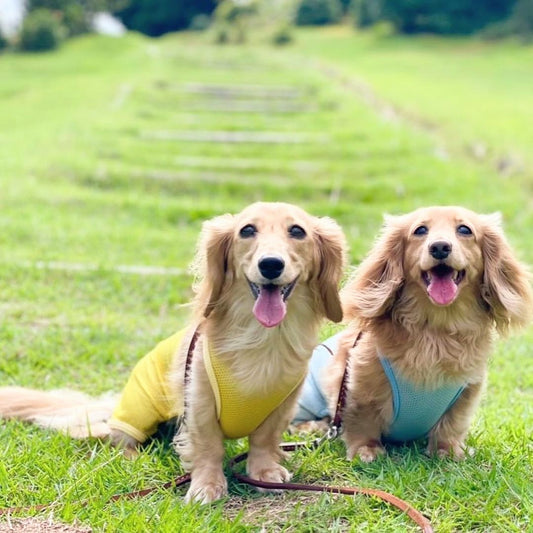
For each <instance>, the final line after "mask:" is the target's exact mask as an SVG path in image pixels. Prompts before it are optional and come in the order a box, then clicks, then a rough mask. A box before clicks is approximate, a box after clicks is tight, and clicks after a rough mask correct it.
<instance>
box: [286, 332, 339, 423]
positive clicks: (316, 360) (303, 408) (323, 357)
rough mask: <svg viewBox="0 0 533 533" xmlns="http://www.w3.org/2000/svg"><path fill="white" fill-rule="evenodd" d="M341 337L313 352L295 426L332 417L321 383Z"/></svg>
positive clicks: (336, 336)
mask: <svg viewBox="0 0 533 533" xmlns="http://www.w3.org/2000/svg"><path fill="white" fill-rule="evenodd" d="M340 336H341V333H337V334H336V335H334V336H333V337H330V338H329V339H327V340H325V341H324V342H323V343H321V344H319V345H318V346H317V347H316V348H315V349H314V350H313V355H312V356H311V361H310V362H309V371H308V373H307V376H306V378H305V381H304V384H303V387H302V391H301V393H300V397H299V398H298V411H297V412H296V415H295V416H294V418H293V424H300V423H302V422H308V421H309V420H320V419H321V418H324V417H326V416H330V413H329V410H328V403H327V401H326V398H325V397H324V394H323V393H322V387H321V386H320V383H321V380H322V378H323V376H324V372H325V367H326V365H327V364H328V362H329V361H330V359H331V357H332V356H333V355H334V354H335V353H336V352H337V346H338V343H339V337H340Z"/></svg>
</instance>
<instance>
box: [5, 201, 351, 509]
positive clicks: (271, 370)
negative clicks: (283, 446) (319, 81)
mask: <svg viewBox="0 0 533 533" xmlns="http://www.w3.org/2000/svg"><path fill="white" fill-rule="evenodd" d="M344 259H345V241H344V236H343V233H342V231H341V229H340V228H339V226H338V225H337V224H336V223H335V222H334V221H333V220H331V219H329V218H316V217H313V216H310V215H309V214H307V213H306V212H305V211H303V210H302V209H299V208H297V207H295V206H293V205H289V204H284V203H256V204H253V205H251V206H249V207H247V208H245V209H244V210H243V211H242V212H241V213H239V214H237V215H223V216H220V217H217V218H215V219H213V220H211V221H208V222H206V223H205V224H204V227H203V232H202V236H201V239H200V244H199V247H198V252H197V258H196V263H195V267H196V272H197V274H198V282H197V285H196V298H195V301H194V326H192V327H189V328H188V329H187V330H185V331H184V332H183V333H181V334H179V335H178V336H176V335H175V336H173V337H171V338H170V339H167V340H166V341H164V342H163V343H161V344H160V345H159V346H158V347H157V348H156V350H154V351H153V352H151V354H149V355H150V356H151V355H152V354H159V353H160V352H161V353H163V352H164V354H163V355H164V356H165V357H166V356H168V355H169V354H170V362H169V370H168V372H166V370H165V368H166V367H165V365H164V364H162V366H161V365H159V362H158V361H156V364H155V365H154V366H152V367H150V366H146V367H144V366H143V365H144V364H145V363H141V362H140V363H139V364H138V366H137V367H136V369H135V370H134V373H133V374H132V376H131V377H130V381H129V382H128V385H127V386H126V388H125V390H124V392H123V395H122V397H121V400H120V401H119V404H118V406H117V407H116V408H115V412H114V414H113V416H112V418H111V420H109V421H108V418H109V413H108V412H106V406H107V405H108V404H109V402H107V403H106V402H103V403H98V402H96V403H95V404H93V407H94V409H96V410H97V414H96V416H94V413H92V412H91V407H90V406H89V405H88V404H87V401H86V398H83V397H79V396H76V394H77V393H74V395H75V396H72V395H71V393H67V392H64V393H57V394H56V395H51V394H50V393H44V392H40V391H33V390H28V389H23V388H18V387H7V388H4V389H0V416H3V417H4V418H9V417H16V418H21V419H25V420H30V421H33V422H37V423H39V424H41V425H43V426H47V427H55V428H59V429H61V428H62V429H65V430H67V431H69V430H70V432H71V434H75V435H76V436H78V437H84V436H87V435H88V434H93V435H98V436H106V435H109V436H110V437H111V439H112V440H113V442H115V443H117V444H119V443H120V444H122V445H124V446H126V447H129V448H132V447H135V446H136V445H137V444H138V442H139V441H142V440H144V438H145V437H147V436H148V435H149V434H150V433H152V432H153V431H155V426H156V424H155V422H161V421H163V419H165V418H170V417H171V416H175V415H177V416H180V415H182V414H183V412H184V410H185V411H186V416H185V423H184V424H182V426H181V430H180V431H179V433H178V435H177V437H176V438H175V444H176V448H177V451H178V453H179V454H180V456H181V459H182V461H183V464H184V466H185V468H186V469H187V470H189V471H190V472H191V478H192V479H191V486H190V488H189V491H188V493H187V500H190V501H199V502H203V503H207V502H211V501H213V500H216V499H218V498H220V497H222V496H224V495H225V494H226V492H227V483H226V479H225V476H224V473H223V470H222V460H223V455H224V448H223V439H224V438H235V437H241V436H248V437H249V443H250V452H249V458H248V466H247V469H248V474H249V475H250V476H251V477H253V478H255V479H259V480H265V481H273V482H281V481H285V480H288V479H289V477H290V475H289V473H288V471H287V470H286V469H285V468H284V467H283V466H281V465H280V464H279V461H280V459H281V458H282V454H281V452H280V449H279V446H278V444H279V441H280V438H281V434H282V432H283V431H284V430H285V429H286V428H287V426H288V424H289V421H290V419H291V416H292V412H293V408H294V406H295V402H296V398H297V396H298V391H299V389H300V387H301V384H302V380H303V378H304V376H305V373H306V370H307V364H308V360H309V358H310V355H311V352H312V351H313V347H314V346H315V344H316V342H317V336H318V330H319V326H320V323H321V321H322V319H323V318H325V317H327V318H329V319H331V320H333V321H335V322H338V321H340V320H341V319H342V309H341V304H340V300H339V295H338V284H339V281H340V278H341V276H342V273H343V267H344ZM194 331H197V332H198V334H199V335H198V338H197V341H196V343H195V345H194V347H193V348H192V346H191V342H190V341H191V338H192V336H193V332H194ZM191 348H192V349H191ZM188 352H190V353H191V363H190V369H189V372H188V380H187V384H186V386H185V390H184V381H185V376H184V373H185V360H186V355H187V353H188ZM146 357H148V356H146ZM158 357H159V356H158ZM145 359H146V358H145ZM146 361H148V359H146ZM146 364H147V365H148V363H146ZM158 365H159V366H158ZM145 368H147V369H148V370H149V371H150V372H151V373H152V374H153V375H154V376H160V377H159V378H157V377H156V378H154V379H155V381H157V380H159V381H163V380H167V378H168V382H167V383H156V390H157V391H158V392H155V393H150V394H149V396H150V397H149V398H148V397H146V398H144V397H139V398H136V397H134V398H133V399H132V398H129V396H130V395H131V394H134V396H135V395H136V394H138V393H139V392H138V391H139V389H141V388H142V389H143V390H144V389H147V388H148V387H144V385H143V386H138V385H139V384H138V383H137V381H139V380H142V379H143V376H142V373H143V372H144V369H145ZM148 370H147V372H148ZM213 375H214V377H213ZM165 391H170V392H168V393H166V392H165ZM139 394H140V393H139ZM164 394H165V395H167V394H168V396H169V397H165V398H158V397H157V396H158V395H164ZM160 400H161V401H164V402H165V406H166V407H165V408H161V409H159V408H160V407H161V405H160V403H161V402H160ZM274 400H275V401H274ZM265 402H266V407H265V406H264V405H263V404H264V403H265ZM112 404H114V402H112ZM248 404H249V405H248ZM65 406H67V407H65ZM248 407H251V408H252V411H253V412H252V413H248V412H247V408H248ZM143 408H144V410H142V409H143ZM98 410H99V411H98ZM140 412H141V413H144V414H143V415H142V416H139V413H140ZM128 416H131V420H130V419H128ZM135 418H137V419H139V418H140V420H134V419H135ZM144 419H150V421H149V422H150V423H147V424H145V425H146V426H147V427H148V426H149V428H148V429H146V428H145V427H142V428H140V429H139V427H135V425H136V424H137V423H139V424H144V422H146V420H144ZM152 419H153V420H152ZM87 421H89V422H90V423H91V424H92V425H93V427H94V430H92V429H91V428H90V427H89V428H87V427H86V426H87ZM152 422H153V423H152ZM132 426H134V427H132Z"/></svg>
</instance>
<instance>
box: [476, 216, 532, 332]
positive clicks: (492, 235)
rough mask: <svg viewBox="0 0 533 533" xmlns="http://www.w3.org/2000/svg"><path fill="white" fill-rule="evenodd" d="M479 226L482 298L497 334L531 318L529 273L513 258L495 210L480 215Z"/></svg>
mask: <svg viewBox="0 0 533 533" xmlns="http://www.w3.org/2000/svg"><path fill="white" fill-rule="evenodd" d="M480 218H481V220H482V223H483V225H484V228H483V237H482V246H481V248H482V253H483V262H484V269H483V286H482V291H481V293H482V297H483V299H484V300H485V302H486V303H487V304H488V306H489V310H490V313H491V314H492V317H493V319H494V322H495V324H496V328H497V329H498V331H499V332H500V333H506V332H507V331H508V329H509V328H514V327H520V326H525V325H527V324H528V323H529V321H530V320H531V314H532V307H533V298H532V293H531V286H530V276H529V273H528V271H527V269H526V267H525V266H524V265H523V264H521V263H520V262H519V261H518V260H517V259H516V257H515V255H514V253H513V251H512V250H511V247H510V246H509V244H508V242H507V240H506V239H505V236H504V233H503V230H502V228H501V216H500V214H499V213H494V214H492V215H480Z"/></svg>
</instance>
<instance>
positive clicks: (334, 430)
mask: <svg viewBox="0 0 533 533" xmlns="http://www.w3.org/2000/svg"><path fill="white" fill-rule="evenodd" d="M341 433H342V428H340V427H337V426H336V425H335V424H331V426H329V428H328V432H327V433H326V438H327V439H328V440H334V439H336V438H337V437H339V436H340V434H341Z"/></svg>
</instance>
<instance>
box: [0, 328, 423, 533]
mask: <svg viewBox="0 0 533 533" xmlns="http://www.w3.org/2000/svg"><path fill="white" fill-rule="evenodd" d="M361 335H362V333H361V332H360V333H359V334H358V336H357V338H356V339H355V342H354V347H355V346H356V344H357V342H358V341H359V339H360V338H361ZM198 337H199V333H198V330H196V331H195V332H194V335H193V337H192V339H191V342H190V344H189V349H188V351H187V358H186V360H185V376H184V377H185V382H187V381H188V378H189V374H190V367H191V363H192V355H193V352H194V348H195V346H196V342H197V340H198ZM347 369H348V365H346V367H345V369H344V375H343V378H342V383H341V387H340V390H339V398H338V400H337V406H336V411H335V416H334V418H333V420H332V422H331V425H330V428H329V431H328V433H327V435H325V436H324V437H322V438H320V439H316V440H315V441H314V442H313V443H311V444H309V443H306V442H286V443H282V444H280V448H281V449H282V450H284V451H295V450H297V449H300V448H309V447H318V446H319V445H320V444H322V443H323V442H324V441H325V440H326V439H334V438H336V437H337V436H338V435H340V433H341V431H342V411H343V410H344V404H345V400H346V390H347V376H348V370H347ZM184 398H185V396H184ZM184 401H185V400H184ZM185 407H186V403H185ZM247 457H248V452H244V453H241V454H239V455H236V456H235V457H233V458H232V459H231V460H230V462H229V466H230V469H231V474H232V475H233V477H234V478H235V479H236V480H237V481H240V482H241V483H246V484H247V485H251V486H253V487H258V488H263V489H270V490H292V491H306V492H327V493H330V494H345V495H349V496H355V495H357V494H362V495H365V496H371V497H375V498H379V499H381V500H383V501H385V502H387V503H389V504H391V505H393V506H394V507H396V508H397V509H399V510H400V511H402V512H404V513H406V514H407V516H408V517H409V518H410V519H411V520H413V521H414V522H415V523H416V524H417V525H418V526H419V527H420V529H421V530H422V531H423V533H433V528H432V526H431V522H430V521H429V520H428V519H427V518H426V517H425V516H424V515H423V514H422V513H421V512H420V511H417V510H416V509H415V508H414V507H413V506H411V505H410V504H409V503H407V502H406V501H404V500H402V499H401V498H398V497H397V496H394V495H393V494H390V493H388V492H385V491H383V490H379V489H369V488H361V487H335V486H330V485H311V484H305V483H273V482H269V481H260V480H257V479H253V478H251V477H248V476H247V475H245V474H241V473H239V472H237V471H236V470H235V467H236V466H237V465H238V464H239V463H242V462H243V461H245V460H246V459H247ZM190 481H191V475H190V474H188V473H187V474H183V475H181V476H178V477H177V478H175V479H174V480H172V481H168V482H167V483H164V484H162V485H159V486H154V487H149V488H147V489H143V490H136V491H132V492H127V493H119V494H114V495H113V496H111V498H109V500H108V501H107V503H110V502H116V501H118V500H122V499H127V500H131V499H134V498H142V497H144V496H147V495H148V494H151V493H152V492H155V491H157V490H161V489H163V490H167V489H170V488H177V487H180V486H182V485H185V484H186V483H189V482H190ZM91 501H92V500H91V499H86V500H82V501H80V502H78V504H79V505H81V506H83V507H85V506H86V505H88V504H89V503H90V502H91ZM54 505H55V504H54V503H49V504H42V505H33V506H28V507H10V508H5V509H0V516H5V515H11V514H18V513H21V512H25V513H27V512H39V511H44V510H46V509H50V508H52V507H53V506H54Z"/></svg>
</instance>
